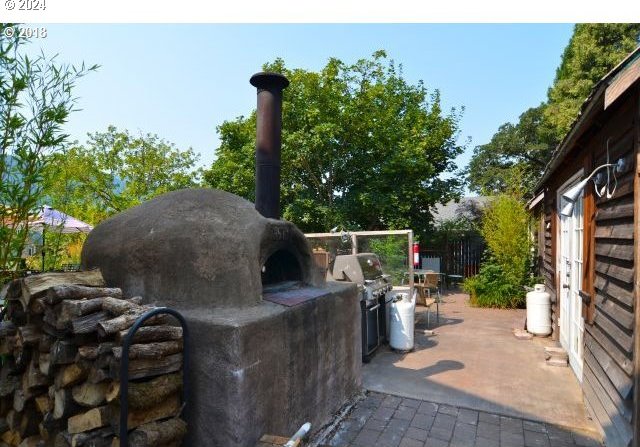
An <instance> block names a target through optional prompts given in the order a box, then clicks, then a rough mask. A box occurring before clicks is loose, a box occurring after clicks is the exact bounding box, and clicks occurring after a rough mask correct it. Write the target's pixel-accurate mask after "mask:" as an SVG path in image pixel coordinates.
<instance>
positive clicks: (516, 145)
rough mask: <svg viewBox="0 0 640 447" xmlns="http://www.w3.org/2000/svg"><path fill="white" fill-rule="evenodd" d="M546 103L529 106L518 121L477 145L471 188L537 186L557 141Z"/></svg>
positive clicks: (470, 172) (470, 168)
mask: <svg viewBox="0 0 640 447" xmlns="http://www.w3.org/2000/svg"><path fill="white" fill-rule="evenodd" d="M545 107H546V105H545V104H541V105H540V106H538V107H535V108H531V109H529V110H527V111H526V112H524V113H523V114H522V115H520V120H519V122H518V123H517V124H515V125H514V124H511V123H506V124H503V125H502V126H500V128H499V129H498V131H497V132H496V133H495V134H494V135H493V137H492V138H491V141H490V142H489V143H487V144H483V145H480V146H476V148H475V149H474V151H473V157H472V158H471V161H470V162H469V166H468V168H467V180H468V182H469V188H470V189H471V190H473V191H476V192H479V193H481V194H483V195H492V194H497V193H500V192H504V191H506V190H507V189H509V188H512V187H514V186H516V185H518V186H520V187H521V188H522V189H523V190H524V191H525V192H526V191H530V190H532V189H533V188H534V187H535V184H536V182H537V180H538V179H539V178H540V175H541V174H542V171H543V170H544V168H545V166H546V164H547V162H548V160H549V157H550V156H551V153H552V152H553V148H554V147H555V144H556V142H555V138H554V136H553V132H552V131H551V130H550V129H549V127H548V126H547V125H546V124H545V122H544V117H543V114H544V109H545Z"/></svg>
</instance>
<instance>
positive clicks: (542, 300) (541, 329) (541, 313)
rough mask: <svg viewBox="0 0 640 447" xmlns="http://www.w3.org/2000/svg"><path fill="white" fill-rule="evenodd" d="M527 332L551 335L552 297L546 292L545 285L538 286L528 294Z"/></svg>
mask: <svg viewBox="0 0 640 447" xmlns="http://www.w3.org/2000/svg"><path fill="white" fill-rule="evenodd" d="M527 332H530V333H532V334H534V335H549V334H551V295H549V292H546V291H545V287H544V284H536V285H535V286H533V290H532V291H531V292H529V293H527Z"/></svg>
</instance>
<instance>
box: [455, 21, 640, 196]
mask: <svg viewBox="0 0 640 447" xmlns="http://www.w3.org/2000/svg"><path fill="white" fill-rule="evenodd" d="M639 36H640V24H579V25H576V26H575V28H574V32H573V35H572V37H571V39H570V41H569V44H568V45H567V47H566V48H565V50H564V52H563V54H562V59H561V63H560V66H559V67H558V69H557V70H556V77H555V80H554V83H553V85H552V86H551V88H549V91H548V95H547V101H546V102H544V103H542V104H540V105H539V106H538V107H535V108H531V109H529V110H527V111H525V112H524V113H523V114H522V115H520V119H519V121H518V123H516V124H512V123H506V124H503V125H502V126H500V128H499V129H498V131H497V132H496V133H495V134H494V136H493V137H492V139H491V141H490V142H489V143H487V144H484V145H480V146H477V147H476V148H475V149H474V154H473V157H472V159H471V162H470V163H469V167H468V168H467V181H468V184H469V188H470V189H471V190H473V191H476V192H479V193H483V194H495V193H499V192H506V191H507V189H509V188H513V187H514V186H516V185H520V186H522V187H524V191H522V192H524V193H525V194H527V193H532V192H533V191H532V190H533V188H534V187H535V184H536V181H537V179H539V178H540V175H541V174H542V172H543V170H544V167H545V166H546V164H547V162H548V161H549V159H550V157H551V155H552V153H553V149H554V148H555V147H556V146H557V145H558V143H559V142H560V141H561V140H562V138H563V137H564V135H565V134H566V133H567V131H568V130H569V128H570V126H571V124H572V123H573V121H574V120H575V118H576V116H577V114H578V111H579V110H580V106H581V105H582V103H583V102H584V100H585V99H586V98H587V96H588V95H589V92H590V91H591V89H592V88H593V87H594V85H595V84H596V83H597V82H598V81H599V80H600V79H601V78H602V77H603V76H604V75H605V74H606V73H607V72H608V71H609V70H611V69H612V68H613V67H614V66H615V65H616V64H618V63H619V62H620V61H621V60H622V59H624V57H625V56H626V55H627V54H628V53H629V52H631V51H633V50H634V49H635V48H636V47H637V46H638V38H639Z"/></svg>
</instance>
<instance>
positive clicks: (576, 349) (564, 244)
mask: <svg viewBox="0 0 640 447" xmlns="http://www.w3.org/2000/svg"><path fill="white" fill-rule="evenodd" d="M582 199H583V195H582V193H580V196H578V198H577V200H576V202H575V203H574V206H573V212H572V213H571V215H570V216H564V215H562V214H560V344H561V345H562V347H563V348H564V349H565V350H566V351H567V353H568V354H569V364H570V365H571V368H572V369H573V371H574V372H575V374H576V377H577V378H578V380H580V381H581V382H582V362H583V333H584V319H583V318H582V298H581V297H580V289H581V287H582V263H583V233H584V216H583V212H582ZM559 203H560V205H561V207H560V210H561V209H563V208H562V207H564V206H566V204H567V202H566V201H565V200H564V199H562V196H560V200H559Z"/></svg>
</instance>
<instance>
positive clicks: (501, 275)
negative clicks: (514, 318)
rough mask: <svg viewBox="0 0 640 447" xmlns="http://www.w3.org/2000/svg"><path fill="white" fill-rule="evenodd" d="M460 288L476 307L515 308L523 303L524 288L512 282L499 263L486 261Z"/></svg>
mask: <svg viewBox="0 0 640 447" xmlns="http://www.w3.org/2000/svg"><path fill="white" fill-rule="evenodd" d="M462 288H463V289H464V290H465V291H466V292H467V293H468V294H469V296H470V298H469V299H470V303H471V305H472V306H477V307H498V308H517V307H522V306H523V305H524V290H523V288H522V286H521V285H518V284H517V283H515V282H513V281H512V280H511V279H510V278H509V276H508V275H507V274H506V273H505V272H504V270H503V269H502V267H501V266H500V265H499V264H496V263H494V262H491V261H488V262H485V263H484V264H482V267H481V268H480V273H479V274H477V275H476V276H472V277H470V278H467V279H466V280H465V281H464V283H463V284H462Z"/></svg>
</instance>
